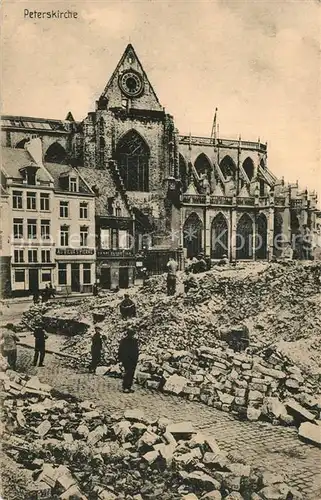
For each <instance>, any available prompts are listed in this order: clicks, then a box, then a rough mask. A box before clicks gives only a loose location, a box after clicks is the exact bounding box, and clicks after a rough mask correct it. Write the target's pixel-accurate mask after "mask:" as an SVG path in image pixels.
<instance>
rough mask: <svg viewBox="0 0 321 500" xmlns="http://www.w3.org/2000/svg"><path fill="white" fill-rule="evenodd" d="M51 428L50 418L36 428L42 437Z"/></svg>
mask: <svg viewBox="0 0 321 500" xmlns="http://www.w3.org/2000/svg"><path fill="white" fill-rule="evenodd" d="M50 429H51V423H50V422H49V420H44V421H43V422H41V424H40V425H39V426H38V427H37V428H36V431H37V432H38V434H39V436H40V437H44V436H45V435H46V434H47V433H48V432H49V431H50Z"/></svg>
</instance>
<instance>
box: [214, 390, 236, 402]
mask: <svg viewBox="0 0 321 500" xmlns="http://www.w3.org/2000/svg"><path fill="white" fill-rule="evenodd" d="M217 393H218V397H219V399H220V401H221V403H223V404H226V405H231V404H232V403H233V401H234V396H232V395H231V394H228V393H226V392H221V391H217Z"/></svg>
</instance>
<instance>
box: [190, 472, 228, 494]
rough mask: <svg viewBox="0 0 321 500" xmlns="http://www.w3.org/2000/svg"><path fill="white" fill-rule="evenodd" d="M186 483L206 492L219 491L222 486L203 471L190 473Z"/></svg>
mask: <svg viewBox="0 0 321 500" xmlns="http://www.w3.org/2000/svg"><path fill="white" fill-rule="evenodd" d="M186 481H187V482H188V483H190V484H193V485H195V486H196V487H198V488H201V489H202V490H205V491H211V490H213V489H216V490H218V489H219V488H220V486H221V485H220V483H219V482H218V481H217V480H216V479H214V478H213V477H211V476H210V475H208V474H205V473H204V472H202V471H193V472H191V473H189V474H188V475H187V477H186Z"/></svg>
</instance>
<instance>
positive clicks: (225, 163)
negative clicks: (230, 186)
mask: <svg viewBox="0 0 321 500" xmlns="http://www.w3.org/2000/svg"><path fill="white" fill-rule="evenodd" d="M220 169H221V172H222V174H223V175H224V178H225V179H228V178H229V177H232V178H233V179H234V178H235V172H236V165H235V162H234V161H233V160H232V158H231V157H230V156H225V157H224V158H223V160H222V161H221V163H220Z"/></svg>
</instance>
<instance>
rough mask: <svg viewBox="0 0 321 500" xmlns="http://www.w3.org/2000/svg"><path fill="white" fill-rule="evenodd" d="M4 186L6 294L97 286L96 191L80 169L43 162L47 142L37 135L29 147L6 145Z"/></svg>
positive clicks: (3, 261)
mask: <svg viewBox="0 0 321 500" xmlns="http://www.w3.org/2000/svg"><path fill="white" fill-rule="evenodd" d="M1 186H2V189H3V191H4V193H5V197H3V198H2V199H4V200H5V199H7V204H6V205H5V203H4V202H2V203H1V211H2V220H5V221H6V224H5V225H2V241H3V242H6V249H5V251H4V249H2V255H1V268H2V274H3V275H4V276H5V277H6V281H5V286H3V288H5V289H6V293H7V294H8V292H9V290H10V291H11V293H12V294H13V295H25V294H29V293H30V292H33V291H35V290H41V289H44V288H45V287H46V285H49V283H51V284H52V286H54V287H55V288H56V289H57V291H58V292H59V291H61V292H67V293H68V292H71V291H72V292H82V291H89V290H91V289H92V284H93V283H94V281H95V264H94V263H95V241H94V233H95V229H94V222H93V219H90V214H92V215H93V214H94V199H95V196H94V194H93V192H92V191H91V189H90V188H89V186H87V184H86V182H85V181H84V180H83V179H82V177H81V176H80V175H79V173H78V172H77V170H76V169H74V168H73V167H71V166H70V165H68V164H54V163H49V162H43V156H42V142H41V140H40V139H37V138H33V139H31V140H29V141H27V142H26V143H25V146H24V149H22V148H10V147H4V148H2V169H1ZM3 215H4V217H3ZM90 236H91V237H92V239H93V241H92V242H91V241H90ZM5 254H7V255H5ZM8 254H9V255H8Z"/></svg>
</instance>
